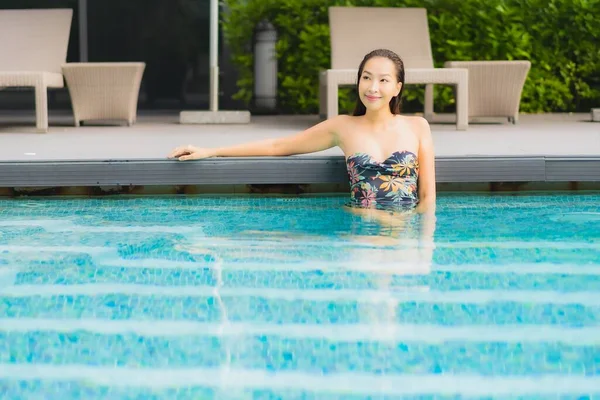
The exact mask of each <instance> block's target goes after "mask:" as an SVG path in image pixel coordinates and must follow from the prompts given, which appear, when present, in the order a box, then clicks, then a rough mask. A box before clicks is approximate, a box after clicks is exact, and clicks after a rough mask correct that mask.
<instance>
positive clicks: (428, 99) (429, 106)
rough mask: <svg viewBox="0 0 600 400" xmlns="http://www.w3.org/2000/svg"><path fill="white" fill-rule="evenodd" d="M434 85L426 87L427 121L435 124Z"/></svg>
mask: <svg viewBox="0 0 600 400" xmlns="http://www.w3.org/2000/svg"><path fill="white" fill-rule="evenodd" d="M433 115H434V112H433V84H427V85H425V119H426V120H427V121H429V122H430V123H431V122H433Z"/></svg>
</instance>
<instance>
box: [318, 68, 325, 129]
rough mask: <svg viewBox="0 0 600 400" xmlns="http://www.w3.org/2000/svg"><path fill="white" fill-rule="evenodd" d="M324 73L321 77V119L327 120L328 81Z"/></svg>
mask: <svg viewBox="0 0 600 400" xmlns="http://www.w3.org/2000/svg"><path fill="white" fill-rule="evenodd" d="M324 74H325V73H322V74H321V76H320V77H319V78H320V79H319V117H321V118H322V119H325V118H327V81H326V79H325V76H324Z"/></svg>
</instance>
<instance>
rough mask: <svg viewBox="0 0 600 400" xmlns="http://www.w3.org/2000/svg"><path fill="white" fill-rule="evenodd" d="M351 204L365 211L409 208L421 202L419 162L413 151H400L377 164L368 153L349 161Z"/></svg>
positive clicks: (350, 158)
mask: <svg viewBox="0 0 600 400" xmlns="http://www.w3.org/2000/svg"><path fill="white" fill-rule="evenodd" d="M346 166H347V169H348V178H349V179H350V203H351V204H350V205H351V206H354V207H361V208H378V209H387V210H390V209H392V210H393V209H398V208H401V209H405V208H407V207H412V206H415V205H416V204H417V203H418V201H419V198H418V193H417V180H418V177H419V163H418V160H417V155H416V154H414V153H412V152H410V151H396V152H394V153H393V154H392V155H391V156H389V157H388V158H386V159H385V160H383V161H382V162H377V161H375V160H373V158H372V157H371V156H369V155H368V154H365V153H355V154H352V155H351V156H350V157H348V159H347V160H346Z"/></svg>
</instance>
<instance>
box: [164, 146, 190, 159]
mask: <svg viewBox="0 0 600 400" xmlns="http://www.w3.org/2000/svg"><path fill="white" fill-rule="evenodd" d="M192 153H193V148H192V146H183V147H176V148H175V149H174V150H173V151H172V152H171V153H170V154H169V156H168V157H169V158H179V157H181V156H182V155H186V154H192Z"/></svg>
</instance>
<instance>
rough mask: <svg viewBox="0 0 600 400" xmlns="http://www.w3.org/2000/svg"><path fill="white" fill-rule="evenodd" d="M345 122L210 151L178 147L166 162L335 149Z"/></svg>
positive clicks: (332, 121)
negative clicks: (172, 159) (173, 159)
mask: <svg viewBox="0 0 600 400" xmlns="http://www.w3.org/2000/svg"><path fill="white" fill-rule="evenodd" d="M346 118H348V116H347V115H338V116H337V117H334V118H331V119H328V120H326V121H323V122H321V123H319V124H317V125H315V126H313V127H311V128H309V129H307V130H305V131H302V132H300V133H297V134H295V135H291V136H285V137H281V138H276V139H268V140H262V141H258V142H251V143H244V144H240V145H236V146H228V147H219V148H213V149H210V148H198V147H195V146H191V145H189V146H183V147H178V148H176V149H174V150H173V151H172V152H171V154H169V158H177V159H179V160H180V161H185V160H197V159H200V158H208V157H260V156H290V155H294V154H306V153H314V152H316V151H321V150H326V149H329V148H331V147H334V146H338V145H339V134H338V132H340V126H341V125H342V124H343V123H344V121H345V120H346Z"/></svg>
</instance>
